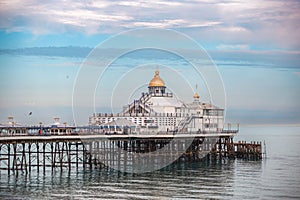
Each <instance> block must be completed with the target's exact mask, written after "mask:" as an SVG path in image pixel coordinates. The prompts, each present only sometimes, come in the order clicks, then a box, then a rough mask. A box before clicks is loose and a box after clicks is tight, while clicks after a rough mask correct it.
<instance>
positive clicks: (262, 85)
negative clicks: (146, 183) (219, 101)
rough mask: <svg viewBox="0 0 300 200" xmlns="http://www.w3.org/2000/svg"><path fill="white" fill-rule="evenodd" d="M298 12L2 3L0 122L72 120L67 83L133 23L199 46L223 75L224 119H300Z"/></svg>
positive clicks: (206, 4) (218, 3)
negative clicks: (175, 33) (180, 36)
mask: <svg viewBox="0 0 300 200" xmlns="http://www.w3.org/2000/svg"><path fill="white" fill-rule="evenodd" d="M299 11H300V1H297V0H281V1H280V0H263V1H261V0H260V1H258V0H253V1H242V0H231V1H223V0H199V1H194V0H189V1H162V0H158V1H139V0H138V1H70V0H65V1H47V2H43V1H34V0H28V1H18V0H13V1H11V0H10V1H8V0H1V1H0V78H1V79H0V89H1V97H0V123H1V122H5V121H6V120H7V119H6V118H7V116H8V115H14V116H15V117H16V118H17V119H16V120H17V121H19V122H20V123H38V122H39V121H45V123H50V122H51V121H52V117H54V116H61V117H62V118H64V120H65V121H67V122H68V123H73V121H72V109H71V107H72V90H73V84H74V81H75V77H76V74H77V73H78V70H79V68H80V65H81V63H82V62H83V61H84V60H85V57H86V56H87V54H88V52H89V51H91V50H92V49H93V48H94V47H96V46H97V45H98V44H100V43H101V42H103V41H105V40H106V39H108V38H110V37H111V36H113V35H115V34H118V33H120V32H122V31H128V30H131V29H136V28H167V29H171V30H176V31H179V32H181V33H183V34H186V35H188V36H189V37H191V38H193V39H194V40H195V41H197V42H198V43H199V44H200V45H202V46H203V48H204V49H206V50H207V51H208V53H209V54H210V56H211V57H212V59H213V60H214V61H215V63H216V65H217V67H218V70H219V71H220V74H221V76H222V78H223V81H224V85H225V89H226V93H227V108H228V120H229V121H239V122H242V123H260V124H261V123H276V124H278V123H280V124H285V123H300V114H299V111H300V103H299V102H300V101H299V98H300V91H299V90H300V89H299V86H300V36H299V35H300V23H299V22H300V12H299ZM36 47H43V48H36ZM55 47H64V49H58V48H55ZM79 47H84V48H79ZM8 50H12V51H8ZM143 59H144V60H143V61H144V62H145V63H147V62H149V61H148V60H147V59H146V58H143ZM135 62H136V61H134V58H127V59H126V60H124V63H125V65H129V63H135ZM152 62H153V61H152ZM162 63H163V64H165V65H168V64H171V63H172V62H170V61H168V60H165V61H164V62H162ZM120 73H121V72H120ZM152 76H153V74H149V77H145V80H146V82H148V79H151V77H152ZM199 90H200V91H201V88H199ZM202 90H203V95H201V92H200V95H201V96H202V97H203V98H204V99H203V100H206V99H205V94H204V93H205V92H204V90H205V88H202ZM124 103H125V104H126V103H127V102H124ZM106 107H107V105H103V110H105V109H106ZM83 109H84V108H83ZM30 111H34V112H33V113H34V115H32V116H30V117H28V115H27V113H28V112H30ZM108 111H109V109H108ZM258 113H259V114H258ZM86 121H87V119H86ZM86 121H85V120H84V119H82V123H85V122H86Z"/></svg>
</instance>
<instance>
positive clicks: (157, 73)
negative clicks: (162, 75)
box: [155, 67, 159, 76]
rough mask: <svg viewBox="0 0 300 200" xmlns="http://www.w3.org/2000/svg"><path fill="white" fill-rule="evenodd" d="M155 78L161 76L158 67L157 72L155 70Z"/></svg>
mask: <svg viewBox="0 0 300 200" xmlns="http://www.w3.org/2000/svg"><path fill="white" fill-rule="evenodd" d="M155 76H159V70H158V67H156V70H155Z"/></svg>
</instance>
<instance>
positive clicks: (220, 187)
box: [0, 126, 300, 199]
mask: <svg viewBox="0 0 300 200" xmlns="http://www.w3.org/2000/svg"><path fill="white" fill-rule="evenodd" d="M236 140H247V141H250V140H261V141H263V140H265V141H266V143H267V156H268V158H267V159H266V160H263V161H243V160H233V161H225V162H223V163H209V164H208V163H192V164H191V163H189V164H180V165H174V166H169V167H167V168H165V169H162V170H160V171H155V172H152V173H146V174H135V175H133V174H123V173H118V172H113V171H104V170H102V171H99V170H93V171H86V172H84V171H82V170H79V171H77V172H76V171H75V170H74V172H71V173H70V174H68V172H63V173H61V172H60V171H57V172H55V173H53V174H52V173H51V172H49V173H48V174H46V175H43V174H42V173H41V174H38V173H32V174H31V175H29V176H25V175H21V176H19V177H18V178H16V177H15V176H13V175H11V176H9V177H8V175H7V174H6V173H4V172H2V173H1V177H0V199H206V198H210V199H211V198H213V199H258V198H260V199H279V198H282V199H288V198H290V199H293V198H294V199H299V198H300V158H299V156H300V127H299V126H298V127H297V126H294V127H292V126H291V127H287V126H278V127H276V126H273V127H271V126H257V127H250V126H249V127H242V129H241V133H240V135H239V136H238V137H237V138H236Z"/></svg>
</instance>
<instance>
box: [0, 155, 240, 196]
mask: <svg viewBox="0 0 300 200" xmlns="http://www.w3.org/2000/svg"><path fill="white" fill-rule="evenodd" d="M224 162H226V163H224ZM235 162H236V161H230V160H227V161H223V162H204V163H196V162H195V163H176V164H173V165H170V166H168V167H165V168H163V169H161V170H158V171H155V172H151V173H143V174H130V173H123V172H118V171H114V170H103V169H102V170H98V169H92V170H90V171H83V169H82V170H78V171H76V170H74V171H73V172H71V173H68V172H65V171H60V170H59V171H54V172H53V173H52V172H51V171H49V172H47V173H46V174H43V173H37V172H33V173H31V174H30V175H27V176H26V175H21V176H20V175H19V176H18V177H16V176H14V175H10V176H7V177H6V178H5V176H6V175H5V174H3V172H2V175H1V195H0V197H1V198H4V199H18V198H21V197H22V198H30V199H40V198H46V197H47V198H50V199H58V198H59V199H61V198H62V199H70V198H74V199H81V198H82V199H83V198H100V199H110V198H114V199H115V198H118V199H123V198H125V199H131V198H135V199H153V198H154V197H155V198H197V199H199V198H208V197H210V198H211V197H214V198H218V197H224V196H227V197H230V196H232V195H233V193H232V192H233V189H232V185H233V182H234V173H235V170H234V167H235V165H236V164H235Z"/></svg>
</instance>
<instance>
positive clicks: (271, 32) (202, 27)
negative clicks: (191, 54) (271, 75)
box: [0, 0, 300, 50]
mask: <svg viewBox="0 0 300 200" xmlns="http://www.w3.org/2000/svg"><path fill="white" fill-rule="evenodd" d="M299 9H300V2H299V1H295V0H284V1H283V0H272V1H260V0H252V1H250V2H246V1H242V0H234V1H223V0H211V1H210V0H187V1H172V2H171V1H165V0H156V1H145V0H136V1H131V0H127V1H108V0H103V1H96V2H95V1H79V0H77V1H76V0H75V1H73V0H72V1H71V0H65V1H58V0H53V1H50V2H45V1H38V0H28V1H21V0H2V1H1V2H0V28H1V29H2V30H5V31H7V32H16V31H24V32H32V33H34V34H36V35H40V34H49V33H55V34H60V33H69V32H82V33H85V34H88V35H89V34H106V33H109V34H115V33H118V32H120V31H123V30H127V29H131V28H142V27H155V28H171V29H176V30H179V31H183V32H185V33H187V34H189V35H191V36H192V37H194V38H195V39H198V40H200V41H205V42H213V43H219V44H220V45H222V44H228V45H239V44H250V47H252V46H262V47H265V48H282V49H293V50H295V49H300V38H299V37H300V36H299V35H300V23H299V21H300V12H299Z"/></svg>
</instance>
